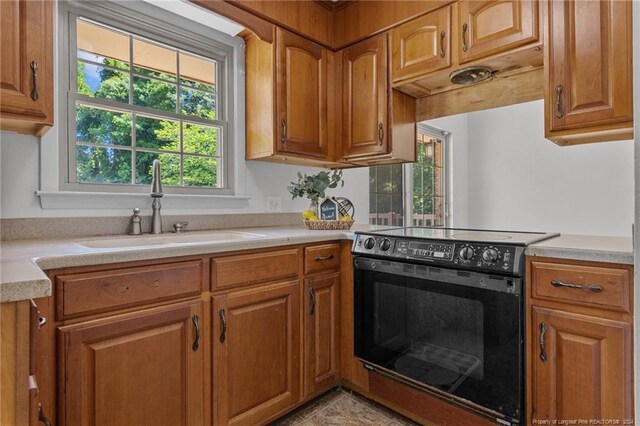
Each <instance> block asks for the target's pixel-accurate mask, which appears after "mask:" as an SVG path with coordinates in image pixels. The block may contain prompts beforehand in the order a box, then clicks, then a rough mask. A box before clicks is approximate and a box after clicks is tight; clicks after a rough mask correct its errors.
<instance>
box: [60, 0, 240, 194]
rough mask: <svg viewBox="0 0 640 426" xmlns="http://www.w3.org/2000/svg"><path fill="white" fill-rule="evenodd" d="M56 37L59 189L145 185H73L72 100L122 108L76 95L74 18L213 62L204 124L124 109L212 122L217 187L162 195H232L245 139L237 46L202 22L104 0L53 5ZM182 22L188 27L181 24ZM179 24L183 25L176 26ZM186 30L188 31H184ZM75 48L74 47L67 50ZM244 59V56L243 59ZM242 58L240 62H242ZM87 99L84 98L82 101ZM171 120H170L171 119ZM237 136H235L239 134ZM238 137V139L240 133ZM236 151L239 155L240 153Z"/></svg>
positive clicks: (140, 189)
mask: <svg viewBox="0 0 640 426" xmlns="http://www.w3.org/2000/svg"><path fill="white" fill-rule="evenodd" d="M58 8H59V17H60V19H59V27H58V31H59V35H60V36H61V39H62V40H61V42H60V45H59V46H60V47H59V55H58V61H59V64H58V68H57V69H58V72H59V79H58V87H59V89H58V93H59V104H60V108H59V117H58V119H57V120H58V123H59V131H58V135H59V141H60V144H59V145H60V146H59V182H60V185H59V187H60V189H61V190H62V191H67V192H69V193H71V192H89V193H122V194H124V193H129V194H131V193H148V192H149V185H138V184H94V183H78V182H76V163H75V151H74V152H71V149H72V148H73V149H75V104H76V101H80V102H82V101H84V100H86V101H89V103H90V104H100V105H102V106H107V107H109V108H110V109H114V110H118V109H120V110H121V109H122V104H121V103H119V102H115V101H109V100H102V99H96V98H92V97H87V96H85V95H82V94H78V93H77V91H76V90H75V85H76V81H77V80H76V74H77V66H76V61H77V57H76V54H77V53H76V49H75V46H76V40H75V34H76V32H75V23H76V18H78V17H81V18H85V19H87V20H89V21H93V22H96V23H98V24H103V25H105V26H107V27H112V28H115V29H117V30H121V31H124V32H126V33H131V34H134V35H137V36H140V37H142V38H146V39H149V40H151V41H154V40H158V43H161V44H166V45H169V46H171V47H174V48H177V49H180V50H184V51H186V52H189V53H194V54H196V55H200V56H203V57H205V58H211V59H214V60H216V61H217V67H216V70H217V76H216V86H217V87H216V89H217V90H216V92H217V93H216V120H214V121H213V122H212V121H209V120H204V119H199V118H198V117H191V116H190V117H188V118H186V117H185V116H183V115H180V114H177V113H175V114H172V113H170V112H169V113H167V112H164V111H162V112H158V111H155V110H153V109H152V108H145V107H139V106H135V105H127V106H126V109H127V110H128V111H136V112H140V113H143V114H144V115H150V116H154V115H155V116H157V115H158V114H159V113H160V114H161V115H163V116H168V117H171V118H182V119H185V120H186V121H189V122H194V123H200V124H213V125H215V126H216V127H219V128H220V129H221V132H220V136H221V141H219V143H220V146H219V153H220V156H221V160H220V161H219V164H218V178H219V179H220V180H221V185H220V187H216V188H206V187H178V186H166V185H165V186H164V188H163V189H164V192H165V193H166V194H183V195H187V194H192V195H199V196H202V195H224V196H229V195H234V194H235V188H236V186H235V183H236V173H234V169H235V168H236V166H237V165H236V164H235V163H237V161H235V155H236V151H238V150H237V145H238V144H239V143H242V144H244V138H243V137H242V138H237V137H236V135H235V133H236V132H235V130H236V128H237V126H234V124H235V123H234V119H235V118H236V117H235V114H234V112H235V111H236V110H235V105H234V103H235V101H236V99H234V98H235V96H234V95H237V94H238V93H237V90H235V89H236V88H237V85H236V82H235V81H234V74H235V72H234V70H233V66H234V65H235V66H237V58H238V53H239V52H238V50H241V46H242V44H241V42H239V41H237V39H233V38H232V37H229V36H227V35H225V34H222V33H219V32H217V31H215V30H213V29H211V28H207V27H206V26H203V25H201V24H198V23H195V22H193V21H189V20H186V19H184V18H181V17H179V16H177V15H174V14H172V13H170V12H167V11H164V10H162V9H159V8H155V7H152V6H150V5H148V4H144V3H142V2H130V3H127V4H123V3H114V2H109V1H101V2H82V1H64V2H59V3H58ZM183 21H187V22H188V24H186V22H183ZM181 24H182V25H181ZM185 28H189V29H190V31H188V32H187V31H185ZM71 46H74V48H71ZM242 56H243V55H242ZM242 59H244V58H242ZM85 98H86V99H85ZM172 116H175V117H172ZM238 133H240V132H238ZM242 136H243V135H242ZM241 151H244V150H243V149H242V150H241Z"/></svg>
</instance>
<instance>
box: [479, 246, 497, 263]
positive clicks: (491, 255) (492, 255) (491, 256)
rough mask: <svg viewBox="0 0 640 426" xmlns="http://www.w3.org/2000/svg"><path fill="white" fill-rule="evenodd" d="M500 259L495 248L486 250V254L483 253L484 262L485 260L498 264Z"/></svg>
mask: <svg viewBox="0 0 640 426" xmlns="http://www.w3.org/2000/svg"><path fill="white" fill-rule="evenodd" d="M498 257H499V253H498V250H496V249H493V248H488V249H485V250H484V252H482V260H484V261H485V262H487V263H495V262H497V261H498Z"/></svg>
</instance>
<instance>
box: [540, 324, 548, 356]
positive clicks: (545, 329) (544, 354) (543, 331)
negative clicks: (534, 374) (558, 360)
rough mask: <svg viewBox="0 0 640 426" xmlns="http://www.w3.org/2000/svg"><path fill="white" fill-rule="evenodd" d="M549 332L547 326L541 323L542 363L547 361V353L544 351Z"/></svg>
mask: <svg viewBox="0 0 640 426" xmlns="http://www.w3.org/2000/svg"><path fill="white" fill-rule="evenodd" d="M546 332H547V324H545V323H543V322H541V323H540V360H541V361H542V362H546V361H547V353H546V352H545V350H544V335H545V334H546Z"/></svg>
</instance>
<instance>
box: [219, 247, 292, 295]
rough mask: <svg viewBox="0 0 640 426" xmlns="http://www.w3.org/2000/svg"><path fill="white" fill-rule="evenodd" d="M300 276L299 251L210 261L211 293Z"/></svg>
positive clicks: (272, 252) (273, 252)
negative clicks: (212, 291)
mask: <svg viewBox="0 0 640 426" xmlns="http://www.w3.org/2000/svg"><path fill="white" fill-rule="evenodd" d="M297 275H298V250H297V249H288V250H278V251H269V252H262V253H252V254H240V255H234V256H226V257H218V258H215V259H211V279H212V282H211V288H212V290H222V289H225V288H232V287H237V286H239V285H243V284H245V285H246V284H256V283H260V282H265V281H276V280H281V279H284V278H294V277H296V276H297Z"/></svg>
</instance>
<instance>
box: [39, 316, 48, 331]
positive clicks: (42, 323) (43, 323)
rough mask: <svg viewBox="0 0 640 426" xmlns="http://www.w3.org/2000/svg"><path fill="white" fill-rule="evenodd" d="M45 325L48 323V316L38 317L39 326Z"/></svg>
mask: <svg viewBox="0 0 640 426" xmlns="http://www.w3.org/2000/svg"><path fill="white" fill-rule="evenodd" d="M45 325H47V317H45V316H41V317H38V328H39V329H40V328H42V327H44V326H45Z"/></svg>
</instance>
